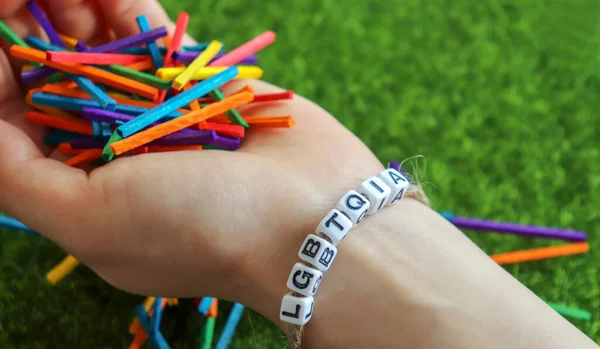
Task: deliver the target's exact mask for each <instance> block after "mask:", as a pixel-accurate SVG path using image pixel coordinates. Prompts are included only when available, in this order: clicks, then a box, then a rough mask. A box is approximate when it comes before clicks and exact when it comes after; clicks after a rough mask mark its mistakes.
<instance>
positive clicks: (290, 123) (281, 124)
mask: <svg viewBox="0 0 600 349" xmlns="http://www.w3.org/2000/svg"><path fill="white" fill-rule="evenodd" d="M294 125H296V123H295V122H294V119H289V120H286V121H275V122H257V123H253V124H252V126H251V127H252V129H253V130H256V129H266V128H292V127H294Z"/></svg>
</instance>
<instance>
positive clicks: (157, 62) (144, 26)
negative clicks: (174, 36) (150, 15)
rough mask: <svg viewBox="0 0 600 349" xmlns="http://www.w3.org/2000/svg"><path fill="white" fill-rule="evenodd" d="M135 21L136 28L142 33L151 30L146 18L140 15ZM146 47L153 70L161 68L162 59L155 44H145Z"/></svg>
mask: <svg viewBox="0 0 600 349" xmlns="http://www.w3.org/2000/svg"><path fill="white" fill-rule="evenodd" d="M136 20H137V23H138V27H140V30H141V31H142V32H148V31H150V29H151V28H150V23H149V22H148V19H147V18H146V16H144V15H140V16H138V17H137V18H136ZM146 47H148V51H149V53H150V56H151V57H152V64H154V68H155V69H158V68H161V67H162V66H163V59H162V55H161V53H160V50H159V49H158V46H157V45H156V42H154V41H150V42H148V43H147V44H146Z"/></svg>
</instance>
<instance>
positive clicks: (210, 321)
mask: <svg viewBox="0 0 600 349" xmlns="http://www.w3.org/2000/svg"><path fill="white" fill-rule="evenodd" d="M215 322H216V319H215V318H213V317H209V318H207V319H206V323H205V324H204V329H203V330H202V338H201V339H200V346H199V348H200V349H211V347H212V341H213V335H214V334H215Z"/></svg>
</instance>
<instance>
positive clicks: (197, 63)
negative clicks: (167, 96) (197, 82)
mask: <svg viewBox="0 0 600 349" xmlns="http://www.w3.org/2000/svg"><path fill="white" fill-rule="evenodd" d="M222 47H223V44H222V43H221V42H219V41H216V40H213V41H211V42H210V44H208V47H206V49H205V50H204V51H202V53H201V54H199V55H198V57H196V59H194V60H193V61H192V63H190V65H188V66H187V68H185V70H184V71H183V72H181V74H179V75H178V76H177V77H176V78H175V80H174V81H173V88H174V89H176V90H178V91H179V90H181V89H182V88H183V86H185V85H187V83H188V82H190V80H192V78H193V77H194V76H195V75H196V73H197V72H198V70H200V69H201V68H204V67H205V66H206V65H207V64H208V63H209V62H210V60H211V59H213V58H215V56H216V55H217V53H219V51H221V48H222Z"/></svg>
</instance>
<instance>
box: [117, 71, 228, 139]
mask: <svg viewBox="0 0 600 349" xmlns="http://www.w3.org/2000/svg"><path fill="white" fill-rule="evenodd" d="M237 74H238V71H237V68H236V67H231V68H228V69H227V70H225V71H223V72H222V73H220V74H218V75H215V76H214V77H212V78H210V79H207V80H204V81H202V82H201V83H199V84H198V85H196V86H194V87H193V88H191V89H189V90H187V91H184V92H182V93H180V94H178V95H177V96H175V97H173V98H171V99H169V100H168V101H166V102H164V103H163V104H161V105H159V106H157V107H156V108H154V109H152V110H150V111H148V112H147V113H144V114H142V115H140V116H139V117H137V118H136V119H134V120H131V121H129V122H127V123H125V124H123V125H121V126H119V127H118V128H117V130H118V132H119V133H120V134H121V136H123V137H129V136H131V135H132V134H135V133H137V132H139V131H140V130H142V129H144V128H146V127H147V126H148V125H150V124H151V123H153V122H156V121H158V120H160V119H161V118H163V117H164V116H165V115H167V114H168V113H170V112H173V111H175V110H177V108H181V107H183V106H184V105H187V104H189V103H190V102H191V101H193V100H195V99H197V98H199V97H200V96H203V95H205V94H207V93H208V92H209V91H212V90H214V89H216V88H217V87H219V86H221V85H223V84H224V83H226V82H228V81H230V80H232V79H233V78H235V77H236V76H237ZM190 126H191V125H190Z"/></svg>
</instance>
